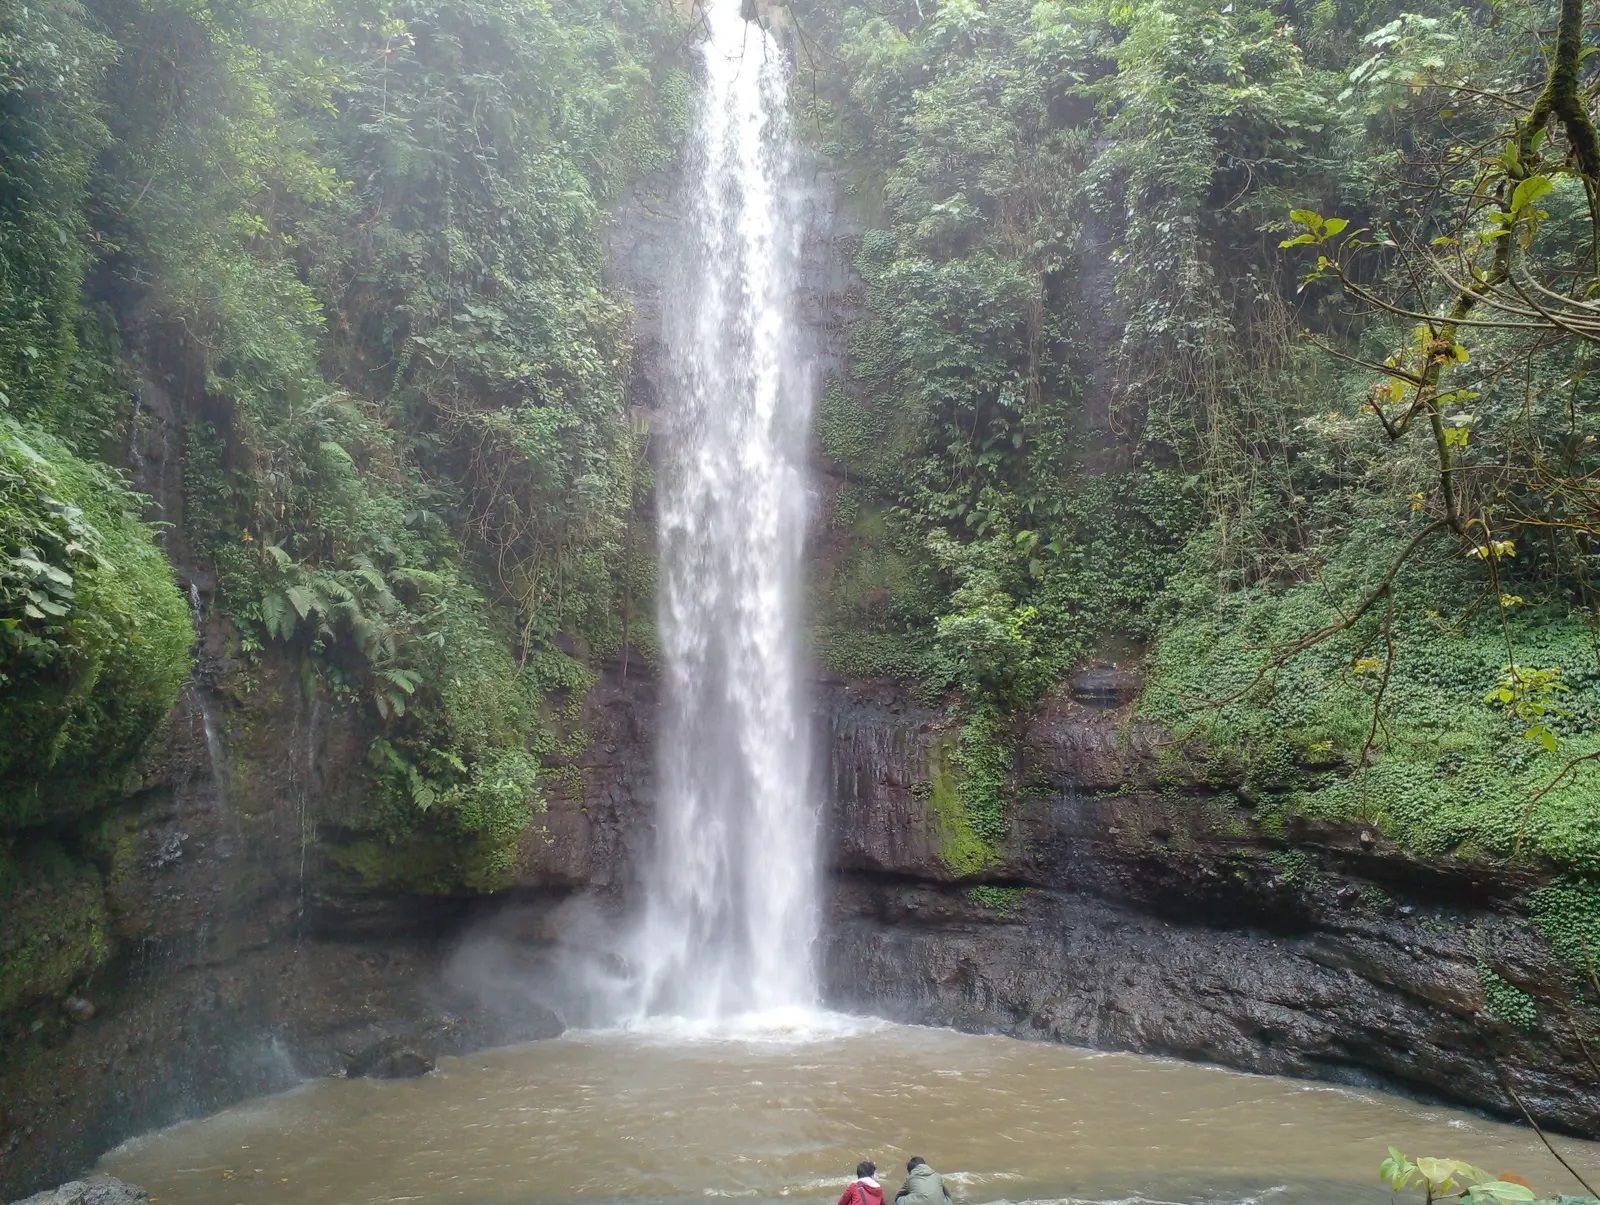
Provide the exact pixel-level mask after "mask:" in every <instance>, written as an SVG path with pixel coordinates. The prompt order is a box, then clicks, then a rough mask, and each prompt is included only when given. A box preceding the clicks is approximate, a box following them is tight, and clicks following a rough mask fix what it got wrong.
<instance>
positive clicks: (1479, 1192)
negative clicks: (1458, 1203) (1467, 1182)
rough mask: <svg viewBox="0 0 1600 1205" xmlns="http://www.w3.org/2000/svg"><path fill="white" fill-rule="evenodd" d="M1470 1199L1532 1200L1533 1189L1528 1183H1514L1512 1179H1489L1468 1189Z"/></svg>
mask: <svg viewBox="0 0 1600 1205" xmlns="http://www.w3.org/2000/svg"><path fill="white" fill-rule="evenodd" d="M1467 1199H1468V1200H1469V1201H1532V1200H1536V1199H1537V1198H1536V1197H1535V1196H1534V1193H1533V1189H1531V1188H1529V1187H1528V1186H1527V1185H1526V1184H1514V1183H1512V1182H1511V1181H1510V1180H1489V1181H1486V1182H1485V1183H1483V1184H1474V1185H1473V1186H1472V1187H1471V1188H1469V1189H1468V1190H1467Z"/></svg>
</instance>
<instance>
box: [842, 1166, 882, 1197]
mask: <svg viewBox="0 0 1600 1205" xmlns="http://www.w3.org/2000/svg"><path fill="white" fill-rule="evenodd" d="M877 1172H878V1165H877V1164H876V1163H874V1162H872V1160H870V1159H863V1160H862V1161H861V1162H860V1163H858V1164H856V1178H855V1179H854V1180H852V1181H850V1183H848V1184H846V1185H845V1186H844V1192H842V1193H840V1194H839V1205H883V1186H882V1185H881V1184H879V1183H878V1182H877V1181H876V1180H874V1179H873V1176H875V1175H877Z"/></svg>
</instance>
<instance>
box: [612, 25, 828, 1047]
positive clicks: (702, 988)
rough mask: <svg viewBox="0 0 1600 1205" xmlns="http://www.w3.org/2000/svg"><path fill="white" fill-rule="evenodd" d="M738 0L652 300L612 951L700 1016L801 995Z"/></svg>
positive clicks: (771, 45) (761, 84)
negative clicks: (654, 319) (653, 791)
mask: <svg viewBox="0 0 1600 1205" xmlns="http://www.w3.org/2000/svg"><path fill="white" fill-rule="evenodd" d="M740 8H741V4H740V0H708V3H706V5H705V6H704V13H705V20H706V38H705V41H704V43H703V46H702V50H701V56H702V59H703V66H704V71H703V74H704V81H705V82H704V91H703V95H702V100H701V107H700V112H699V119H698V126H697V134H696V139H695V146H694V149H693V156H692V160H691V164H690V169H689V177H688V180H689V187H688V191H689V194H690V195H689V197H688V210H689V212H688V217H689V223H688V225H689V228H690V236H691V237H690V243H689V245H688V246H687V247H686V248H685V255H684V270H683V278H682V280H681V282H680V284H679V292H678V295H677V297H676V299H675V300H674V301H670V302H669V303H668V306H667V309H668V311H669V314H668V319H667V328H666V335H667V342H668V345H669V356H670V372H671V376H670V383H671V393H670V396H669V398H668V403H667V408H668V410H669V412H670V428H669V430H668V432H667V434H666V444H667V447H666V452H665V455H664V457H663V464H662V469H661V476H660V487H659V488H660V495H659V503H660V547H661V566H662V583H661V591H660V616H659V618H660V630H661V640H662V649H663V654H664V661H665V701H666V711H665V717H664V722H663V731H662V735H661V748H660V753H659V759H660V771H661V797H660V804H659V811H658V815H657V822H656V846H655V850H654V854H653V858H652V860H651V861H650V863H649V865H648V866H647V867H646V871H645V884H644V887H645V900H644V911H643V915H642V918H641V920H640V923H639V928H638V930H637V932H636V933H635V934H634V941H635V944H634V945H633V948H632V949H631V951H630V957H629V958H628V962H629V963H630V965H631V967H632V968H633V969H634V971H635V972H636V973H637V974H638V976H639V979H638V982H637V984H636V991H637V1000H636V1012H637V1013H638V1014H639V1015H645V1016H649V1015H670V1016H680V1017H686V1018H692V1019H696V1020H715V1019H718V1018H726V1017H730V1016H735V1015H740V1014H747V1013H764V1012H771V1011H774V1010H780V1009H786V1008H794V1009H809V1008H812V1007H814V1006H815V1004H816V1002H817V988H816V974H815V969H814V966H813V946H814V944H815V937H816V933H817V925H818V911H819V905H818V871H817V830H818V814H817V807H816V801H815V796H814V793H813V791H812V784H811V767H810V760H811V736H810V733H809V731H808V717H809V708H808V706H807V701H806V698H805V687H804V675H803V673H802V670H801V664H800V653H799V643H800V641H799V632H800V606H799V601H800V598H799V596H800V572H799V571H800V564H801V553H802V549H803V545H804V540H805V529H806V520H807V514H808V511H809V507H810V500H809V486H808V481H807V474H806V467H805V461H806V440H807V430H808V426H809V419H810V405H811V393H812V383H811V381H810V380H809V376H810V374H809V372H808V370H807V368H806V365H805V363H804V360H803V357H802V356H801V354H800V349H799V339H798V336H797V322H796V319H795V315H794V314H793V312H792V310H793V305H792V297H793V294H794V289H795V281H796V275H797V260H798V257H799V250H800V230H801V221H800V216H799V212H798V211H799V206H798V204H797V201H796V189H795V187H794V185H793V183H792V180H791V176H792V173H793V168H794V146H793V143H792V141H791V137H790V130H789V118H788V113H787V82H788V81H787V74H788V67H787V63H786V59H785V55H784V52H783V50H782V48H781V47H780V46H779V45H778V43H777V42H776V41H775V40H774V38H773V37H772V36H771V34H770V33H769V32H767V31H766V30H764V29H762V28H761V26H760V25H758V24H755V23H753V22H746V21H745V20H744V19H743V18H742V16H741V13H740Z"/></svg>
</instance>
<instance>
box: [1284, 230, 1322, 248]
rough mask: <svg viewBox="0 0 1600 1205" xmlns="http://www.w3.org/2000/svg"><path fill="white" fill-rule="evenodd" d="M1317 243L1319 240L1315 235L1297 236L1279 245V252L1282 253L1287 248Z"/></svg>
mask: <svg viewBox="0 0 1600 1205" xmlns="http://www.w3.org/2000/svg"><path fill="white" fill-rule="evenodd" d="M1316 241H1317V239H1316V236H1315V235H1312V234H1297V235H1295V236H1294V237H1293V238H1286V239H1284V240H1283V242H1281V243H1279V244H1278V250H1280V251H1282V250H1283V249H1284V248H1286V247H1299V246H1302V245H1303V244H1305V243H1314V242H1316Z"/></svg>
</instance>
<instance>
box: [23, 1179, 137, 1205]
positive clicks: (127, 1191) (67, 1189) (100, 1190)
mask: <svg viewBox="0 0 1600 1205" xmlns="http://www.w3.org/2000/svg"><path fill="white" fill-rule="evenodd" d="M149 1200H150V1194H149V1193H147V1192H145V1190H144V1189H142V1188H135V1187H134V1186H133V1185H132V1184H124V1183H123V1182H122V1181H121V1180H116V1179H113V1178H112V1177H110V1176H95V1177H94V1178H92V1179H89V1180H73V1181H71V1182H69V1183H67V1184H63V1185H62V1186H61V1187H60V1188H52V1189H49V1190H48V1191H46V1192H39V1193H34V1195H33V1196H31V1197H28V1198H27V1199H25V1200H22V1201H17V1202H14V1205H148V1202H149Z"/></svg>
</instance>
